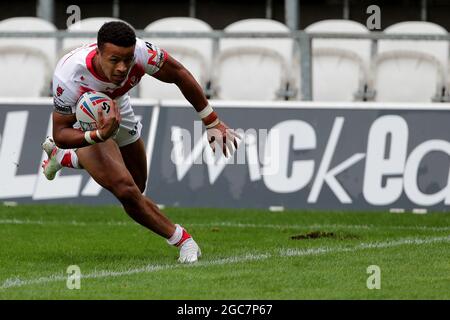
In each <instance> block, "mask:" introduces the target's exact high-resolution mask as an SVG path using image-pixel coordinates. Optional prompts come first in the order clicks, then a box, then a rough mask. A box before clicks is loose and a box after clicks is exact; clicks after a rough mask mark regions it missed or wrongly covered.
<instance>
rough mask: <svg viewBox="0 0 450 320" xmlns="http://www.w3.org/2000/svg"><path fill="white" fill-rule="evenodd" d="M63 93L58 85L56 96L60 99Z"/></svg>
mask: <svg viewBox="0 0 450 320" xmlns="http://www.w3.org/2000/svg"><path fill="white" fill-rule="evenodd" d="M63 92H64V89H63V88H62V87H61V86H60V85H59V84H58V87H57V88H56V95H57V96H58V97H60V96H61V95H62V94H63Z"/></svg>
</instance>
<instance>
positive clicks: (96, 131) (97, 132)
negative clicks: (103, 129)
mask: <svg viewBox="0 0 450 320" xmlns="http://www.w3.org/2000/svg"><path fill="white" fill-rule="evenodd" d="M95 134H96V135H97V138H99V139H100V141H105V139H103V138H102V136H101V135H100V131H98V130H95Z"/></svg>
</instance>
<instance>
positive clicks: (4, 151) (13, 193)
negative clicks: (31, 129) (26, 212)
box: [0, 111, 36, 199]
mask: <svg viewBox="0 0 450 320" xmlns="http://www.w3.org/2000/svg"><path fill="white" fill-rule="evenodd" d="M28 113H29V112H28V111H14V112H8V113H7V114H6V118H5V126H4V128H3V135H2V137H3V138H2V141H1V145H0V170H1V172H2V173H1V181H0V199H4V198H21V197H30V196H31V195H32V194H33V189H34V184H35V181H36V174H26V175H21V176H17V175H16V174H17V168H18V167H19V160H20V154H21V152H22V146H23V140H24V138H25V133H26V126H27V121H28Z"/></svg>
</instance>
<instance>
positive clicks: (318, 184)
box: [308, 117, 365, 203]
mask: <svg viewBox="0 0 450 320" xmlns="http://www.w3.org/2000/svg"><path fill="white" fill-rule="evenodd" d="M343 125H344V118H343V117H337V118H336V119H335V120H334V124H333V128H332V129H331V133H330V137H329V138H328V143H327V146H326V147H325V152H324V155H323V158H322V162H321V163H320V166H319V170H318V172H317V176H316V179H315V181H314V184H313V186H312V188H311V193H310V194H309V196H308V202H309V203H316V202H317V199H318V198H319V194H320V191H321V190H322V186H323V184H324V182H326V183H327V184H328V186H329V187H330V189H331V190H332V191H333V192H334V194H335V195H336V196H337V198H338V199H339V201H341V203H352V199H351V198H350V196H349V195H348V194H347V192H345V190H344V188H342V186H341V185H340V183H339V181H337V179H336V176H337V175H338V174H339V173H341V172H343V171H345V170H347V169H348V168H349V167H351V166H352V165H354V164H355V163H357V162H358V161H360V160H361V159H363V158H364V156H365V154H364V153H355V154H354V155H353V156H351V157H350V158H348V159H347V160H345V161H344V162H342V163H341V164H339V165H337V166H336V167H334V168H333V169H331V170H328V168H329V167H330V163H331V160H332V158H333V155H334V151H335V149H336V145H337V142H338V140H339V136H340V134H341V130H342V127H343Z"/></svg>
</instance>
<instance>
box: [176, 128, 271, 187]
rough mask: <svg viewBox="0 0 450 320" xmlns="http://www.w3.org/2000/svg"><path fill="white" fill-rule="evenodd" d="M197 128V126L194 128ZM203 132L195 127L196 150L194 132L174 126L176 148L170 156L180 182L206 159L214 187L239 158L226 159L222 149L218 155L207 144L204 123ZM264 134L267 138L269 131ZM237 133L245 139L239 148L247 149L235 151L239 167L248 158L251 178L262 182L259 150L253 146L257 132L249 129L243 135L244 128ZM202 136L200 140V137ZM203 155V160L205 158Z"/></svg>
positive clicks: (218, 151) (210, 180)
mask: <svg viewBox="0 0 450 320" xmlns="http://www.w3.org/2000/svg"><path fill="white" fill-rule="evenodd" d="M194 126H195V125H194ZM199 129H200V130H195V128H194V141H196V143H195V144H194V148H193V149H192V148H191V133H190V132H189V130H186V129H183V128H180V127H178V126H172V128H171V140H172V143H173V148H172V151H171V154H170V158H171V160H172V163H173V164H174V165H175V170H176V174H177V180H178V181H181V180H182V179H183V178H184V176H185V175H186V174H187V173H188V171H189V169H190V168H191V167H192V165H193V164H202V163H203V162H202V160H203V161H204V163H206V166H207V170H208V179H209V183H210V184H214V183H215V182H216V180H217V178H218V177H219V176H220V174H221V173H222V171H223V170H224V169H225V167H226V165H228V164H234V163H235V160H234V159H235V157H234V156H233V157H229V158H226V157H225V156H223V154H222V152H221V150H219V148H218V146H216V152H215V153H214V152H213V151H212V149H211V148H210V147H209V144H208V141H207V133H206V132H205V133H204V134H203V135H202V134H201V129H202V128H201V122H199ZM262 131H263V132H262V133H260V134H262V135H264V133H267V131H266V130H262ZM236 132H237V133H239V135H240V136H241V137H243V139H242V140H241V141H239V142H238V146H239V145H241V144H242V143H243V144H244V146H246V148H239V147H238V149H237V151H236V152H235V154H234V155H235V156H236V159H237V163H238V164H244V163H245V157H246V156H247V161H248V168H249V175H250V180H251V181H256V180H260V179H261V171H260V167H259V162H258V150H257V147H256V146H253V144H254V142H253V141H254V140H255V139H253V137H254V136H252V135H253V134H254V132H255V130H252V129H249V130H247V131H246V132H243V130H241V129H237V130H236ZM196 136H199V137H200V138H196ZM202 156H203V157H202Z"/></svg>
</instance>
